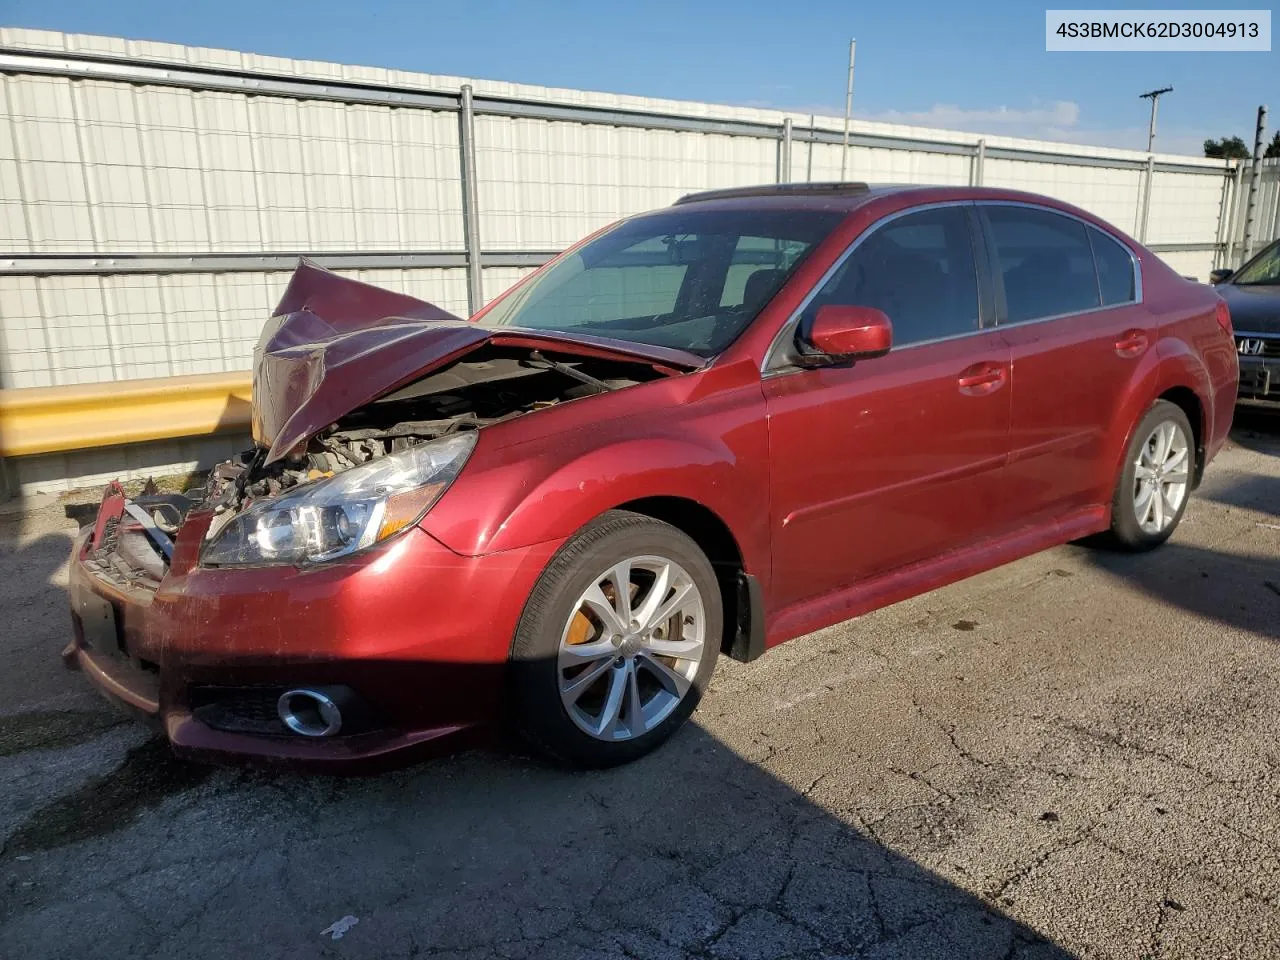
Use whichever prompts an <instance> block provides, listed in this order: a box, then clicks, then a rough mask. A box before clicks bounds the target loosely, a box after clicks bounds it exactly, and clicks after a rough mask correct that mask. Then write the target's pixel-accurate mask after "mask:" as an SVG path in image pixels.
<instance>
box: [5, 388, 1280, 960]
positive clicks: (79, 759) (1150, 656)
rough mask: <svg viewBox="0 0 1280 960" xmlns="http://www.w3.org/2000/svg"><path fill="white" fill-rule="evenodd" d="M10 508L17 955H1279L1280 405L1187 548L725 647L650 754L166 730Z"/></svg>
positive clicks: (35, 516)
mask: <svg viewBox="0 0 1280 960" xmlns="http://www.w3.org/2000/svg"><path fill="white" fill-rule="evenodd" d="M74 530H75V524H74V522H72V521H69V520H67V519H66V518H65V517H64V515H63V510H62V507H61V506H59V505H53V506H44V507H42V508H41V509H38V510H35V511H32V512H29V513H27V514H20V513H19V514H8V515H4V516H0V613H2V614H3V616H2V618H0V624H2V626H0V838H2V840H0V843H2V845H0V957H6V958H8V957H12V958H15V960H16V958H23V960H43V958H60V957H66V958H76V960H83V958H88V957H92V958H95V960H113V958H116V957H125V956H128V957H131V958H157V960H158V958H168V957H173V958H183V960H197V958H206V957H207V958H229V957H241V956H243V957H253V958H256V960H266V958H277V957H278V958H353V960H354V958H398V957H422V958H428V957H430V958H446V957H448V958H454V957H457V958H477V960H478V958H490V957H500V958H511V960H524V958H529V960H533V958H553V957H554V958H559V957H566V958H578V957H581V958H606V957H608V958H623V957H633V958H639V960H650V958H654V960H656V958H667V957H710V958H760V960H764V958H774V957H788V958H790V957H796V958H807V957H815V958H816V957H832V958H834V957H877V958H878V957H901V958H912V960H917V958H929V957H939V958H946V960H960V958H968V957H973V958H987V957H992V958H995V957H1010V958H1019V960H1032V958H1035V960H1049V958H1061V957H1067V956H1087V957H1124V958H1142V957H1151V958H1155V957H1168V958H1173V957H1177V958H1182V957H1187V958H1207V957H1280V415H1271V414H1257V413H1251V414H1246V415H1243V416H1241V417H1240V418H1239V419H1238V425H1237V429H1236V430H1235V432H1234V434H1233V439H1232V443H1231V445H1230V446H1229V447H1228V448H1227V449H1226V450H1225V451H1224V452H1223V453H1222V454H1221V455H1220V456H1219V458H1218V459H1217V461H1215V463H1214V464H1212V465H1211V467H1210V469H1209V473H1208V476H1207V479H1206V481H1205V484H1204V485H1203V487H1202V488H1201V489H1200V490H1199V491H1198V492H1197V493H1196V494H1195V495H1194V497H1193V499H1192V501H1191V503H1190V506H1189V508H1188V511H1187V514H1186V517H1185V519H1184V521H1183V525H1182V527H1181V528H1180V529H1179V531H1178V532H1177V534H1176V535H1175V536H1174V538H1173V539H1172V540H1171V541H1170V542H1169V543H1168V544H1166V545H1165V546H1164V547H1163V548H1161V549H1160V550H1159V551H1157V552H1155V553H1153V554H1148V555H1143V556H1127V555H1120V554H1115V553H1108V552H1105V551H1099V550H1096V549H1092V548H1090V547H1087V546H1081V545H1069V546H1064V547H1060V548H1058V549H1055V550H1052V551H1049V552H1046V553H1042V554H1039V555H1037V556H1034V557H1031V558H1029V559H1026V560H1023V561H1021V562H1019V563H1016V564H1013V565H1010V566H1007V567H1004V568H1001V569H999V570H995V571H992V572H990V573H987V574H984V575H982V576H979V577H976V578H974V579H971V580H968V581H965V582H963V583H960V584H955V585H953V586H950V587H947V588H945V589H943V590H938V591H935V592H933V593H930V594H927V595H925V596H922V597H918V598H915V599H913V600H910V601H907V602H905V603H901V604H897V605H895V606H893V607H890V608H887V609H885V610H881V611H879V612H877V613H874V614H871V615H868V616H865V617H862V618H859V619H857V620H854V621H851V622H849V623H845V624H841V625H839V626H836V627H832V628H830V629H827V630H822V631H819V632H818V633H814V634H811V635H809V636H806V637H802V638H800V639H798V640H795V641H792V642H791V643H789V644H786V645H785V646H783V647H780V648H778V649H776V650H774V651H771V652H770V653H769V654H767V655H766V656H765V657H764V658H762V659H761V660H759V661H757V662H755V663H753V664H748V665H743V664H738V663H734V662H732V661H729V660H727V659H724V658H722V659H721V661H720V663H719V665H718V668H717V674H716V678H715V680H714V682H713V684H712V687H711V691H710V693H709V695H708V696H707V698H706V699H705V701H704V702H703V704H702V707H701V708H700V710H699V711H698V712H697V713H696V714H695V716H694V722H693V723H691V724H689V725H688V727H687V728H686V729H685V730H684V731H682V732H681V733H680V734H678V735H677V736H676V737H675V738H674V739H673V740H672V741H671V742H670V743H669V744H667V746H666V747H665V748H663V749H662V750H660V751H659V752H658V753H656V754H654V755H652V756H650V757H647V758H646V759H644V760H642V761H640V762H638V763H636V764H633V765H631V766H629V767H625V768H621V769H617V770H612V771H606V772H599V773H585V774H584V773H572V772H567V771H563V770H559V769H556V768H554V767H550V766H548V765H546V764H543V763H541V762H540V761H538V760H536V759H531V758H529V757H525V756H522V755H520V754H519V753H515V752H512V751H510V750H501V749H495V750H491V751H486V752H473V753H469V754H465V755H462V756H458V757H454V758H450V759H445V760H439V761H433V762H430V763H426V764H422V765H419V766H416V767H413V768H411V769H408V770H404V771H400V772H397V773H393V774H388V775H383V776H379V777H375V778H365V779H332V778H326V777H302V776H296V775H284V774H277V773H269V772H261V771H254V770H243V769H226V768H209V767H203V766H198V765H192V764H187V763H183V762H180V761H177V760H175V759H173V758H172V757H171V756H170V755H169V753H168V751H167V749H166V748H165V747H164V746H163V744H161V743H159V742H157V741H154V740H151V739H149V735H148V732H147V730H146V729H145V728H144V727H142V726H140V725H138V724H136V723H135V722H133V721H131V720H129V719H127V718H125V717H123V716H122V715H121V714H119V713H117V712H116V711H115V710H114V709H112V708H111V707H109V706H108V705H106V704H105V702H104V701H103V700H102V699H101V698H100V697H99V696H98V695H97V694H96V693H94V692H93V691H92V690H91V689H90V688H89V686H88V684H87V682H86V681H85V680H84V679H83V678H82V677H79V676H77V675H76V674H73V673H69V672H67V671H65V670H64V669H63V668H62V666H61V664H60V662H59V660H58V651H59V649H60V648H61V646H62V645H63V644H64V643H65V641H66V639H67V636H68V632H69V629H70V627H69V620H68V614H67V611H66V596H65V591H64V584H65V577H66V570H65V559H66V553H67V548H68V545H69V543H70V541H71V537H72V534H73V533H74Z"/></svg>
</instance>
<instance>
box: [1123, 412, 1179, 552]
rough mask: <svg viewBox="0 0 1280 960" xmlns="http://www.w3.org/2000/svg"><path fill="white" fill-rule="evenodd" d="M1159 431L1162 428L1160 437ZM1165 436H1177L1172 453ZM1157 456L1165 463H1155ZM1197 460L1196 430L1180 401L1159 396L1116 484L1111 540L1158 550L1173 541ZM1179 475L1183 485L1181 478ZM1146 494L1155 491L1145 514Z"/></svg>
mask: <svg viewBox="0 0 1280 960" xmlns="http://www.w3.org/2000/svg"><path fill="white" fill-rule="evenodd" d="M1157 431H1162V433H1161V434H1160V435H1159V438H1158V439H1157V436H1158V435H1157ZM1165 437H1169V438H1171V442H1170V443H1169V447H1168V448H1167V453H1166V452H1162V451H1161V449H1160V447H1159V444H1161V443H1163V442H1164V438H1165ZM1153 443H1154V444H1156V446H1155V447H1153ZM1179 448H1180V449H1181V451H1182V454H1181V458H1180V460H1179V457H1178V450H1179ZM1157 458H1158V459H1160V461H1161V462H1160V463H1159V464H1156V463H1155V459H1157ZM1195 463H1196V449H1195V433H1194V432H1193V431H1192V429H1191V423H1190V421H1188V420H1187V415H1186V414H1185V413H1183V411H1182V408H1181V407H1179V406H1178V405H1177V404H1174V403H1170V402H1169V401H1168V400H1157V401H1156V402H1155V403H1154V404H1153V405H1152V407H1151V409H1150V410H1148V411H1147V413H1146V416H1144V417H1143V418H1142V419H1141V420H1139V421H1138V425H1137V426H1136V427H1134V430H1133V435H1132V436H1131V437H1130V439H1129V447H1128V449H1127V450H1126V451H1125V458H1124V468H1123V469H1122V470H1121V471H1120V478H1119V480H1118V481H1117V482H1116V490H1115V495H1114V496H1113V497H1112V500H1111V539H1112V541H1113V542H1114V544H1115V545H1117V546H1119V547H1120V548H1122V549H1124V550H1130V551H1135V552H1137V551H1143V550H1151V549H1154V548H1155V547H1158V546H1160V544H1162V543H1164V542H1165V541H1166V540H1168V539H1169V537H1170V535H1171V534H1172V533H1173V531H1174V530H1176V529H1177V527H1178V523H1179V522H1180V521H1181V520H1182V514H1183V512H1184V511H1185V510H1186V508H1187V500H1188V499H1189V497H1190V495H1191V481H1192V479H1193V477H1194V475H1195ZM1153 466H1154V467H1155V471H1154V473H1153V470H1152V468H1153ZM1179 468H1180V469H1179ZM1144 475H1145V476H1144ZM1152 477H1154V478H1155V479H1152ZM1179 477H1180V478H1181V486H1180V488H1178V485H1177V483H1176V482H1175V481H1177V479H1178V478H1179ZM1157 486H1158V487H1159V489H1160V491H1161V495H1162V498H1161V499H1160V500H1158V501H1157V500H1156V499H1155V493H1154V490H1155V488H1156V487H1157ZM1144 493H1149V494H1150V499H1148V500H1147V503H1148V507H1147V509H1146V511H1145V512H1143V507H1142V499H1141V498H1142V496H1143V494H1144ZM1157 511H1158V512H1159V516H1158V517H1157V516H1156V512H1157ZM1140 513H1141V515H1140Z"/></svg>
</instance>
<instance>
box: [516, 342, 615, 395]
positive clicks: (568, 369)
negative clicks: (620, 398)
mask: <svg viewBox="0 0 1280 960" xmlns="http://www.w3.org/2000/svg"><path fill="white" fill-rule="evenodd" d="M527 362H528V364H529V365H530V366H531V367H541V368H543V369H546V370H554V371H556V373H563V374H564V375H565V376H566V377H572V378H573V379H574V380H577V381H579V382H580V383H585V384H587V385H588V386H592V387H595V388H596V389H597V390H599V391H600V392H601V393H608V392H609V391H610V390H617V389H618V387H615V386H610V385H609V384H607V383H605V382H604V381H603V380H598V379H596V378H595V377H593V376H591V374H589V373H583V372H582V371H581V370H579V369H578V368H577V367H572V366H570V365H569V364H567V363H561V362H560V361H559V360H550V359H548V358H547V357H544V356H543V355H542V351H541V350H531V351H529V359H528V361H527Z"/></svg>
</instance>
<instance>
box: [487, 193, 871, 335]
mask: <svg viewBox="0 0 1280 960" xmlns="http://www.w3.org/2000/svg"><path fill="white" fill-rule="evenodd" d="M844 216H845V214H844V213H843V212H842V211H839V210H732V211H724V210H720V211H714V210H705V209H704V210H699V209H697V208H696V206H691V207H687V208H681V207H674V208H672V209H670V210H665V211H663V212H661V213H658V214H654V215H651V216H645V217H637V218H635V219H633V220H628V221H624V222H623V223H621V224H619V225H618V226H616V227H614V228H613V229H611V230H609V231H608V232H607V233H604V234H602V235H601V236H599V237H596V238H595V239H594V240H592V241H591V242H589V243H587V244H586V245H584V246H583V247H582V248H581V249H579V250H577V251H575V252H574V253H573V254H571V255H570V256H568V257H565V258H564V259H563V260H561V261H559V262H558V263H556V264H554V265H553V266H551V267H550V268H548V269H547V270H545V271H543V272H542V273H541V274H539V275H538V276H537V277H535V278H533V279H532V280H531V281H530V282H529V283H527V284H525V285H524V286H523V287H520V288H519V289H517V290H515V291H514V292H513V293H512V294H511V295H510V296H507V297H504V298H503V299H502V300H500V301H499V302H498V303H497V304H495V305H494V307H493V309H492V310H490V311H489V313H487V314H485V316H484V317H483V318H482V320H481V323H483V324H484V325H485V326H496V327H502V326H512V327H524V328H527V329H534V330H559V331H565V332H574V331H577V332H580V333H585V334H591V335H593V336H599V337H611V338H614V339H618V340H630V341H634V342H637V343H647V344H652V345H655V346H663V347H674V348H676V349H679V350H687V351H689V352H691V353H696V354H698V355H700V356H705V357H710V356H714V355H715V354H717V353H720V352H721V351H722V350H724V348H725V347H727V346H728V345H729V344H730V343H732V342H733V341H734V340H735V339H736V338H737V337H738V335H739V334H741V333H742V331H743V330H745V329H746V328H747V326H748V325H750V323H751V321H752V320H754V319H755V317H756V314H758V313H759V312H760V311H761V310H762V309H763V308H764V306H765V304H767V303H768V302H769V300H770V299H772V297H773V295H774V294H775V293H777V292H778V290H779V289H780V288H781V287H782V285H783V283H785V282H786V280H787V279H788V278H789V277H790V276H791V274H792V273H793V272H794V270H795V269H796V267H798V266H799V265H800V262H801V261H802V260H803V259H804V257H805V256H807V255H808V253H809V252H810V251H811V250H812V249H813V248H814V247H815V246H816V245H817V244H818V243H820V242H821V241H822V240H823V239H824V238H825V237H826V236H827V234H829V233H830V232H831V231H832V230H833V229H835V227H836V225H837V224H839V222H840V221H841V220H842V219H843V218H844Z"/></svg>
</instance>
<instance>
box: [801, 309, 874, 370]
mask: <svg viewBox="0 0 1280 960" xmlns="http://www.w3.org/2000/svg"><path fill="white" fill-rule="evenodd" d="M809 339H810V341H811V342H812V343H813V345H814V346H815V347H817V348H818V349H819V350H821V351H822V352H823V353H825V354H828V355H830V356H833V357H850V358H859V359H869V358H871V357H879V356H883V355H884V354H886V353H888V352H889V348H890V347H892V346H893V324H892V323H891V322H890V321H889V318H888V317H887V316H885V315H884V312H883V311H881V310H876V309H875V308H874V307H850V306H844V305H843V304H834V303H832V304H828V305H827V306H825V307H820V308H819V309H818V313H817V315H816V316H815V317H814V318H813V329H812V330H811V331H810V332H809Z"/></svg>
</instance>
